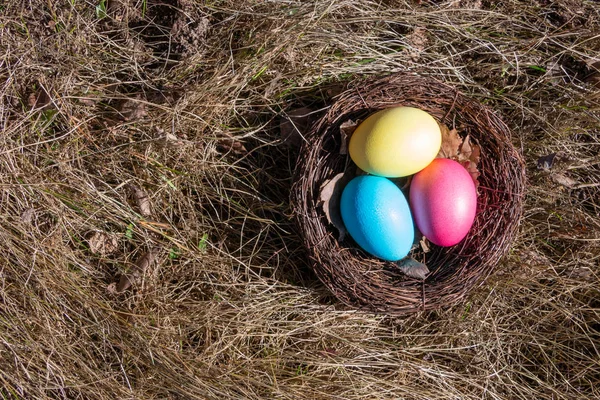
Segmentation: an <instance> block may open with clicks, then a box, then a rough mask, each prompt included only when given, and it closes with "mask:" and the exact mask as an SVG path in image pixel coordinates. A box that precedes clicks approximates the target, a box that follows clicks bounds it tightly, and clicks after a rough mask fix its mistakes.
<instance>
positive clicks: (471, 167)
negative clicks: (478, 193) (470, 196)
mask: <svg viewBox="0 0 600 400" xmlns="http://www.w3.org/2000/svg"><path fill="white" fill-rule="evenodd" d="M461 164H462V166H463V167H465V169H466V170H467V171H468V172H469V175H471V178H472V179H473V183H475V189H478V188H479V176H480V175H481V173H479V169H478V168H477V164H476V163H474V162H473V161H463V162H462V163H461Z"/></svg>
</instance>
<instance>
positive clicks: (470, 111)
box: [292, 74, 525, 315]
mask: <svg viewBox="0 0 600 400" xmlns="http://www.w3.org/2000/svg"><path fill="white" fill-rule="evenodd" d="M395 106H413V107H418V108H421V109H423V110H425V111H427V112H429V113H430V114H431V115H433V116H434V117H435V118H436V119H437V120H438V121H439V122H443V123H446V124H451V125H452V126H455V127H460V129H459V130H460V131H461V133H462V134H463V135H467V134H468V135H470V137H471V138H473V139H475V140H476V141H477V142H478V143H479V145H480V146H481V160H480V165H479V168H480V172H481V176H480V177H479V182H480V186H479V197H478V212H477V216H476V218H475V222H474V224H473V227H472V228H471V231H470V233H469V235H468V236H467V238H466V239H465V240H463V241H462V242H460V243H459V244H457V245H455V246H453V247H449V248H441V247H438V246H432V251H431V253H428V254H427V265H428V266H429V268H430V270H432V272H431V274H430V275H429V276H428V277H427V279H425V280H424V281H421V280H418V279H413V278H408V277H406V276H404V275H403V274H402V273H401V272H400V271H399V269H398V268H397V267H396V265H395V264H393V263H389V262H384V261H381V260H377V259H374V258H373V257H370V256H367V255H366V254H365V253H363V252H362V251H359V250H358V249H357V248H356V246H355V245H354V243H353V242H352V241H351V240H349V239H347V240H345V241H343V242H342V243H339V242H338V240H337V239H336V236H335V235H334V234H333V233H332V229H331V228H330V226H329V224H328V223H327V221H326V219H325V217H324V215H323V213H322V212H321V209H320V207H319V206H318V202H319V192H320V187H321V185H322V184H323V182H325V181H326V180H327V179H330V178H332V177H333V176H334V175H336V174H338V173H340V172H343V171H345V170H347V169H350V168H354V166H353V164H352V163H351V162H350V161H349V158H348V157H347V156H346V155H341V154H340V152H339V148H340V145H341V139H340V125H341V124H342V123H343V122H345V121H347V120H348V119H353V120H357V119H359V120H360V119H364V118H365V117H366V116H367V115H369V114H371V113H373V112H375V111H378V110H381V109H385V108H390V107H395ZM524 188H525V166H524V162H523V159H522V157H521V156H520V154H519V153H518V152H517V151H516V150H515V148H514V147H513V146H512V144H511V132H510V131H509V129H508V127H507V126H506V125H505V124H504V123H503V122H502V120H501V119H500V118H499V117H498V116H497V115H496V114H494V112H492V111H491V110H490V109H488V108H487V107H485V106H483V105H481V104H479V103H477V102H475V101H473V100H470V99H468V98H467V97H465V96H464V95H462V94H460V93H459V92H457V91H456V90H455V89H453V88H452V87H450V86H448V85H446V84H443V83H440V82H438V81H436V80H434V79H431V78H425V77H420V76H417V75H409V74H397V75H392V76H389V77H385V78H383V79H380V80H377V81H374V82H368V81H366V82H364V81H363V82H360V83H357V84H355V85H353V87H351V88H349V89H348V90H347V91H345V92H344V93H342V94H341V95H340V97H339V98H338V99H337V101H336V102H335V104H333V106H332V107H331V108H330V109H329V110H328V112H327V113H326V115H324V116H323V117H322V118H321V119H320V120H319V121H318V122H317V123H316V124H315V125H314V127H313V128H312V130H311V132H310V133H309V135H308V139H307V143H306V144H305V145H304V147H303V148H302V150H301V154H300V157H299V162H298V168H297V170H296V177H295V182H294V187H293V190H292V202H293V205H294V207H295V215H296V220H297V224H298V226H299V230H300V233H301V235H302V237H303V241H304V245H305V247H306V249H307V252H308V254H309V256H310V260H311V263H312V266H313V269H314V270H315V272H316V274H317V276H318V277H319V279H320V280H321V281H322V282H323V283H324V284H325V286H327V288H329V290H330V291H331V292H332V293H333V294H335V296H336V297H337V298H338V299H339V300H340V301H342V302H343V303H344V304H346V305H349V306H352V307H355V308H358V309H362V310H367V311H371V312H377V313H386V314H392V315H401V314H407V313H412V312H416V311H420V310H431V309H437V308H440V307H443V306H449V305H452V304H454V303H456V302H458V301H459V300H461V299H463V298H464V297H465V296H466V295H467V294H468V293H469V292H470V291H471V290H472V289H473V288H475V287H476V286H478V285H479V284H481V283H482V282H483V281H484V280H485V278H487V277H488V276H489V275H490V274H491V273H492V271H493V269H494V267H495V266H496V265H497V263H498V261H499V260H500V258H501V257H502V256H503V255H504V254H505V253H506V252H507V250H508V249H509V247H510V244H511V241H512V239H513V237H514V235H515V232H516V230H517V227H518V224H519V219H520V217H521V214H522V201H523V192H524Z"/></svg>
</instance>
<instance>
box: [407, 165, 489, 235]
mask: <svg viewBox="0 0 600 400" xmlns="http://www.w3.org/2000/svg"><path fill="white" fill-rule="evenodd" d="M410 207H411V210H412V214H413V218H414V220H415V224H416V225H417V227H418V228H419V230H420V231H421V233H423V235H425V237H427V239H429V240H430V241H431V242H432V243H435V244H437V245H438V246H453V245H455V244H457V243H458V242H460V241H461V240H462V239H463V238H464V237H465V236H466V235H467V233H468V232H469V229H471V226H472V225H473V221H474V220H475V212H476V211H477V191H476V189H475V184H474V183H473V179H471V175H470V174H469V173H468V172H467V170H466V169H465V168H464V167H463V166H462V165H460V164H459V163H458V162H456V161H453V160H449V159H447V158H436V159H435V160H433V161H432V162H431V164H429V165H428V166H427V167H425V168H424V169H422V170H421V171H419V172H418V173H417V174H416V175H415V176H414V177H413V179H412V182H411V184H410Z"/></svg>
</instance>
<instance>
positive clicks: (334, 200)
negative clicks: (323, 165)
mask: <svg viewBox="0 0 600 400" xmlns="http://www.w3.org/2000/svg"><path fill="white" fill-rule="evenodd" d="M348 181H349V177H348V176H347V175H345V174H344V173H343V172H341V173H339V174H337V175H336V176H334V177H333V178H331V179H329V180H327V181H325V182H324V183H323V184H322V185H321V193H319V202H321V203H322V206H323V211H324V212H325V216H326V217H327V221H328V222H329V223H330V224H333V226H335V228H336V229H337V230H338V234H339V235H338V241H340V242H341V241H342V240H344V238H345V237H346V226H345V225H344V221H343V220H342V214H341V212H340V198H341V196H342V191H343V190H344V187H345V186H346V184H347V183H348Z"/></svg>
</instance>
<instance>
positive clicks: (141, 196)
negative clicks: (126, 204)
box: [129, 184, 152, 217]
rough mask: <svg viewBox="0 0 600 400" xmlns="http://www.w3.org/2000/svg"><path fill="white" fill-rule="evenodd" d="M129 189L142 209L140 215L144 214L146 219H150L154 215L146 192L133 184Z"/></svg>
mask: <svg viewBox="0 0 600 400" xmlns="http://www.w3.org/2000/svg"><path fill="white" fill-rule="evenodd" d="M129 188H130V190H131V191H132V192H133V197H134V198H135V201H136V203H137V205H138V207H139V209H140V214H142V215H143V216H144V217H149V216H150V215H152V208H151V206H150V199H149V198H148V195H147V194H146V192H144V191H143V190H142V189H140V188H139V187H138V186H136V185H133V184H130V185H129Z"/></svg>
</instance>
